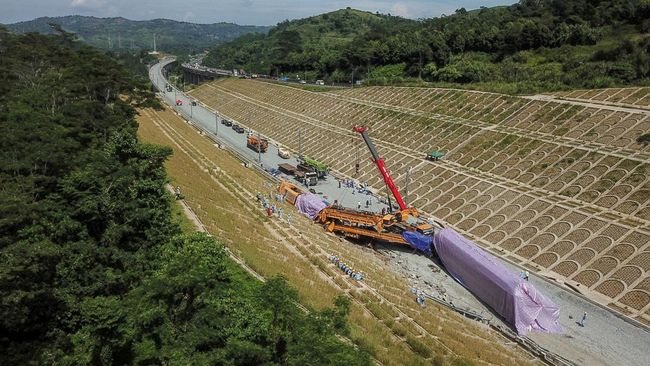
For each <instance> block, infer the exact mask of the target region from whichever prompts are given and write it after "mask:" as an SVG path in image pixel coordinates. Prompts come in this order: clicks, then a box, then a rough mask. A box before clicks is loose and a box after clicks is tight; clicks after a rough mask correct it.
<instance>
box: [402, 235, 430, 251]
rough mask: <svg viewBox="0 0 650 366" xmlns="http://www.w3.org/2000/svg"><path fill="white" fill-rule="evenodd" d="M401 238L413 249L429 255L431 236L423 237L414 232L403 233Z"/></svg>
mask: <svg viewBox="0 0 650 366" xmlns="http://www.w3.org/2000/svg"><path fill="white" fill-rule="evenodd" d="M402 238H404V240H406V242H407V243H409V244H411V246H412V247H413V248H415V249H417V250H419V251H421V252H424V253H426V254H428V255H431V242H432V241H433V237H432V236H427V235H423V234H420V233H418V232H415V231H404V232H403V233H402Z"/></svg>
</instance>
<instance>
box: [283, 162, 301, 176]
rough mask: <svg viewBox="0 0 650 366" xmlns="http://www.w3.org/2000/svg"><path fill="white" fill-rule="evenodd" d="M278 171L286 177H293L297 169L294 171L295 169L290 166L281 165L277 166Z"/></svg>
mask: <svg viewBox="0 0 650 366" xmlns="http://www.w3.org/2000/svg"><path fill="white" fill-rule="evenodd" d="M278 170H279V171H281V172H282V173H284V174H286V175H294V174H296V171H297V170H298V169H296V167H295V166H293V165H291V164H287V163H282V164H278Z"/></svg>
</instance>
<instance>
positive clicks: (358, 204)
mask: <svg viewBox="0 0 650 366" xmlns="http://www.w3.org/2000/svg"><path fill="white" fill-rule="evenodd" d="M357 209H358V210H360V209H361V201H358V202H357Z"/></svg>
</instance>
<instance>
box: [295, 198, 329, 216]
mask: <svg viewBox="0 0 650 366" xmlns="http://www.w3.org/2000/svg"><path fill="white" fill-rule="evenodd" d="M325 207H327V205H326V204H325V203H324V202H323V200H322V199H321V198H320V197H318V196H317V195H315V194H312V193H305V194H301V195H300V196H298V197H296V208H297V209H298V211H300V212H302V213H303V214H305V215H307V217H309V218H310V219H312V220H313V219H314V218H315V217H316V215H318V213H319V212H320V211H321V210H322V209H324V208H325Z"/></svg>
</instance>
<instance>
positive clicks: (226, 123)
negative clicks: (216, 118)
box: [221, 119, 232, 127]
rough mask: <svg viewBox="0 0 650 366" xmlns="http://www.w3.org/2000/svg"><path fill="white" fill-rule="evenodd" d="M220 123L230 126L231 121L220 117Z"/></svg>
mask: <svg viewBox="0 0 650 366" xmlns="http://www.w3.org/2000/svg"><path fill="white" fill-rule="evenodd" d="M221 124H223V125H224V126H226V127H230V126H232V122H230V121H228V120H227V119H222V120H221Z"/></svg>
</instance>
